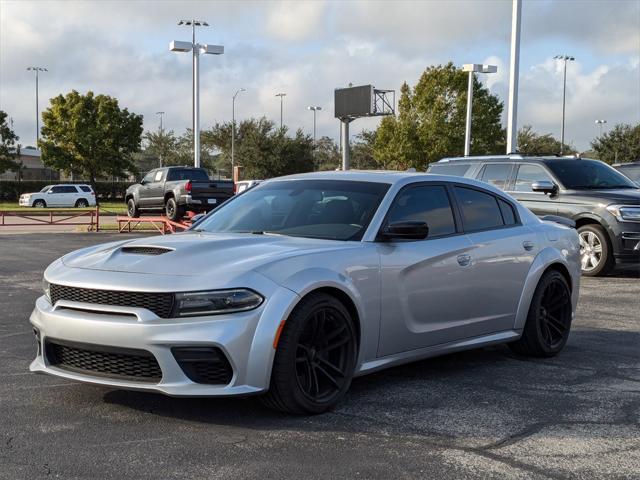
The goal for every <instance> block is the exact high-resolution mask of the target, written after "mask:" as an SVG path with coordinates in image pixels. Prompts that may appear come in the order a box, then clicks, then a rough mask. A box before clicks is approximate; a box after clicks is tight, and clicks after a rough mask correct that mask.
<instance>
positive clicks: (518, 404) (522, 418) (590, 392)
mask: <svg viewBox="0 0 640 480" xmlns="http://www.w3.org/2000/svg"><path fill="white" fill-rule="evenodd" d="M114 237H117V238H122V236H117V235H110V234H80V233H61V234H29V235H0V298H1V299H2V302H1V311H2V314H1V315H0V379H1V381H0V478H3V479H4V478H6V479H15V478H40V477H43V478H44V477H48V478H54V477H55V478H117V479H120V478H154V479H157V478H285V477H297V478H325V479H326V478H385V479H391V478H393V479H400V478H483V479H485V478H499V479H504V478H584V479H593V478H607V479H613V478H640V272H638V270H637V269H631V270H629V269H627V270H626V271H620V272H617V273H616V274H615V275H612V276H609V277H607V278H597V279H583V286H582V290H581V299H580V305H579V310H578V314H577V317H576V319H575V321H574V325H573V331H572V334H571V337H570V339H569V343H568V345H567V347H566V349H565V350H564V352H563V353H562V354H561V355H559V356H558V357H556V358H553V359H548V360H531V359H525V358H520V357H517V356H515V355H513V354H512V353H511V352H510V351H509V350H508V349H507V348H506V347H503V346H500V347H492V348H484V349H480V350H475V351H471V352H465V353H460V354H453V355H448V356H446V357H441V358H437V359H430V360H425V361H421V362H418V363H414V364H411V365H406V366H402V367H397V368H393V369H391V370H387V371H384V372H380V373H377V374H373V375H371V376H367V377H361V378H358V379H356V380H355V381H354V383H353V385H352V388H351V391H350V393H349V394H348V396H347V399H346V401H345V402H343V403H342V404H341V405H340V407H339V408H338V409H337V410H336V411H334V412H332V413H328V414H325V415H321V416H316V417H306V418H304V417H287V416H284V415H280V414H275V413H273V412H271V411H269V410H267V409H265V408H264V407H262V406H261V405H260V403H259V402H257V401H256V400H255V399H251V398H248V399H175V398H169V397H163V396H160V395H153V394H145V393H135V392H126V391H120V390H109V389H104V388H98V387H94V386H91V385H83V384H79V383H73V382H68V381H64V380H61V379H58V378H54V377H49V376H40V375H34V374H30V373H29V371H28V367H29V363H30V361H31V360H32V358H33V355H34V352H35V343H34V340H33V338H32V333H31V329H30V327H29V323H28V317H29V314H30V312H31V309H32V306H33V303H34V301H35V299H36V297H38V296H39V295H41V278H42V272H43V270H44V268H45V267H46V265H47V264H48V263H49V262H51V261H52V260H54V259H55V258H57V257H58V256H60V255H61V254H63V253H65V252H68V251H70V250H73V249H75V248H79V247H82V246H85V245H90V244H93V243H95V242H102V241H108V240H111V239H113V238H114Z"/></svg>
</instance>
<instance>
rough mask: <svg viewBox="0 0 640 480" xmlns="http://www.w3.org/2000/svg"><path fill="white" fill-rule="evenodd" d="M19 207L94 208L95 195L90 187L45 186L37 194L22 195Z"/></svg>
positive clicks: (68, 185) (71, 185)
mask: <svg viewBox="0 0 640 480" xmlns="http://www.w3.org/2000/svg"><path fill="white" fill-rule="evenodd" d="M18 204H19V205H20V206H21V207H39V208H46V207H76V208H86V207H95V205H96V194H95V192H94V191H93V188H91V186H90V185H74V184H67V185H63V184H61V185H47V186H46V187H44V188H43V189H42V190H40V191H39V192H35V193H23V194H22V195H20V199H19V200H18Z"/></svg>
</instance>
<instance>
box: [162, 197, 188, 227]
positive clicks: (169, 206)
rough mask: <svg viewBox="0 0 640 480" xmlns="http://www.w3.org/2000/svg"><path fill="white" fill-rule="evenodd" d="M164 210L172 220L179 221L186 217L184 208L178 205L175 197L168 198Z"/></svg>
mask: <svg viewBox="0 0 640 480" xmlns="http://www.w3.org/2000/svg"><path fill="white" fill-rule="evenodd" d="M164 210H165V214H166V215H167V218H168V219H169V220H171V221H174V222H177V221H179V220H181V219H182V217H184V209H183V208H182V207H180V205H178V203H177V202H176V199H175V198H173V197H170V198H168V199H167V203H165V206H164Z"/></svg>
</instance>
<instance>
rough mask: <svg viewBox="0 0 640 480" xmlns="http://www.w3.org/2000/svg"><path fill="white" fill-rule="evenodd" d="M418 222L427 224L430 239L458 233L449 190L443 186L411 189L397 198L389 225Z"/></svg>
mask: <svg viewBox="0 0 640 480" xmlns="http://www.w3.org/2000/svg"><path fill="white" fill-rule="evenodd" d="M404 221H418V222H427V225H428V226H429V237H437V236H440V235H449V234H451V233H455V232H456V224H455V221H454V220H453V211H452V210H451V203H450V202H449V196H448V195H447V190H446V188H445V187H443V186H441V185H419V186H416V187H410V188H407V189H405V190H403V191H402V192H400V194H399V195H398V196H397V197H396V199H395V201H394V203H393V205H392V207H391V210H390V212H389V217H388V219H387V223H395V222H404Z"/></svg>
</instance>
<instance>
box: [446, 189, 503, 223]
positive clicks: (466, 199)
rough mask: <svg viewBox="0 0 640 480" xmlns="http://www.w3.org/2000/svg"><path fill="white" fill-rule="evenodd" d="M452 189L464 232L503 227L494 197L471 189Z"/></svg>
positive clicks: (500, 213) (496, 200)
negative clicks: (460, 214) (456, 200)
mask: <svg viewBox="0 0 640 480" xmlns="http://www.w3.org/2000/svg"><path fill="white" fill-rule="evenodd" d="M454 189H455V192H456V197H457V199H458V205H459V207H460V211H461V212H462V220H463V221H464V229H465V231H474V230H486V229H490V228H497V227H502V226H503V225H504V221H503V220H502V212H501V211H500V207H499V205H498V199H497V198H496V197H494V196H493V195H491V194H490V193H484V192H481V191H479V190H474V189H471V188H465V187H459V186H456V187H454ZM512 213H513V212H512Z"/></svg>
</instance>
